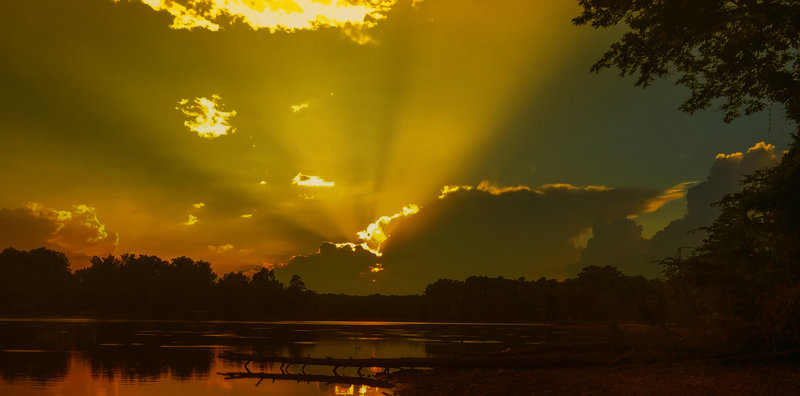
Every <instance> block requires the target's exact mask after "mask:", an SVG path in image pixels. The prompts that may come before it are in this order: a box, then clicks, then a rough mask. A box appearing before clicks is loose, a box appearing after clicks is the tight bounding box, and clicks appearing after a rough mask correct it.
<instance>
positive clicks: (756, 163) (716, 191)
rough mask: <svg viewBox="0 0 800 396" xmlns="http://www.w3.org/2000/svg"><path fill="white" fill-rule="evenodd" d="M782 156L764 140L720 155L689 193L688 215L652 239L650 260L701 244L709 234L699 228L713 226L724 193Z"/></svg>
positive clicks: (736, 187)
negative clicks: (746, 176)
mask: <svg viewBox="0 0 800 396" xmlns="http://www.w3.org/2000/svg"><path fill="white" fill-rule="evenodd" d="M779 159H780V155H779V154H776V153H775V146H772V145H769V144H766V143H764V142H761V143H757V144H756V145H755V146H753V147H751V148H749V149H748V150H747V152H745V153H733V154H727V155H726V154H719V155H717V158H716V159H715V160H714V164H713V165H712V166H711V169H710V171H709V174H708V179H707V180H706V181H704V182H702V183H700V184H697V185H696V186H694V187H692V188H690V189H689V191H688V192H687V194H686V205H687V213H686V215H685V216H683V217H682V218H680V219H678V220H675V221H673V222H671V223H670V224H668V225H667V226H666V227H665V228H664V229H663V230H661V231H659V232H657V233H656V234H655V235H654V236H653V238H652V239H651V241H650V245H649V251H650V259H651V260H661V259H663V258H665V257H669V256H674V255H675V254H676V251H677V249H678V248H679V247H691V246H693V247H697V246H699V245H700V244H701V243H702V242H703V238H705V235H706V234H705V232H704V231H702V230H699V228H700V227H707V226H710V225H711V223H713V222H714V219H716V218H717V216H718V215H719V209H718V208H717V207H715V206H713V205H712V204H713V203H714V202H717V201H719V200H720V199H722V197H723V196H724V195H725V194H729V193H732V192H735V191H737V190H738V189H739V182H740V181H741V180H742V178H743V176H745V175H748V174H750V173H753V172H754V171H755V170H757V169H761V168H764V167H766V166H770V165H774V164H775V163H777V162H778V161H779ZM684 253H688V252H684Z"/></svg>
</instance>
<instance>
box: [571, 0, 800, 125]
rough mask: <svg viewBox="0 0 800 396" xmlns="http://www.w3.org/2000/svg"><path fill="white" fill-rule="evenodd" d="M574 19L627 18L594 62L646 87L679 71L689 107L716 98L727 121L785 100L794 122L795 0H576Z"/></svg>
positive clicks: (798, 82)
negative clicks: (577, 10) (577, 7)
mask: <svg viewBox="0 0 800 396" xmlns="http://www.w3.org/2000/svg"><path fill="white" fill-rule="evenodd" d="M578 3H579V5H580V6H581V7H582V8H583V12H582V13H581V15H580V16H578V17H577V18H575V19H574V20H573V22H574V23H575V24H577V25H591V26H593V27H595V28H607V27H613V26H616V25H619V24H624V25H627V27H628V30H627V31H626V32H625V33H624V34H623V35H622V37H621V38H620V40H619V41H617V42H615V43H613V44H612V45H611V48H610V49H609V50H608V51H607V52H606V53H605V54H604V55H603V56H602V58H601V59H600V60H599V61H597V63H595V64H594V65H593V66H592V70H593V71H599V70H601V69H604V68H609V67H616V68H618V69H619V71H620V73H621V75H623V76H628V75H630V76H634V77H635V78H636V79H637V80H636V84H637V85H639V86H647V85H649V84H651V83H652V82H653V81H654V80H655V79H657V78H662V77H665V76H668V75H673V74H677V75H678V80H677V84H679V85H683V86H685V87H687V88H689V89H690V91H691V95H690V97H689V98H688V99H687V100H686V101H685V102H684V103H683V104H682V105H681V109H682V110H684V111H687V112H689V113H693V112H695V111H697V110H701V109H706V108H708V107H710V106H711V105H712V104H714V101H715V100H717V99H722V100H724V103H723V104H722V106H721V109H722V110H723V111H724V112H725V120H726V121H730V120H732V119H734V118H736V117H738V116H740V115H742V114H743V113H744V114H751V113H754V112H758V111H761V110H764V108H765V106H766V105H767V103H768V102H769V101H773V102H777V103H782V104H784V105H785V106H786V109H787V116H788V117H789V118H790V119H792V120H795V121H800V63H799V61H800V52H798V48H800V46H799V45H798V44H800V29H798V28H797V21H798V19H799V18H800V2H798V1H795V0H733V1H725V0H578Z"/></svg>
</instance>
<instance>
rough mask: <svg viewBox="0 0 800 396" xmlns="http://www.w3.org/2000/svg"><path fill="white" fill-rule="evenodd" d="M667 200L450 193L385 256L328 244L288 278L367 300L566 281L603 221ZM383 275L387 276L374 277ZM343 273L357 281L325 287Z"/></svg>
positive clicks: (389, 243)
mask: <svg viewBox="0 0 800 396" xmlns="http://www.w3.org/2000/svg"><path fill="white" fill-rule="evenodd" d="M659 194H660V192H658V191H649V190H642V189H611V188H608V187H598V186H588V187H576V186H572V185H568V184H558V185H546V186H541V187H538V188H530V187H526V186H516V187H498V186H494V185H492V184H490V183H488V182H484V183H481V184H479V185H478V186H474V187H473V186H458V188H454V187H453V186H450V187H449V188H448V187H445V188H444V189H443V193H442V195H443V197H442V199H438V200H435V201H434V202H433V203H432V204H430V205H428V206H426V207H425V208H422V209H419V212H418V213H416V214H415V215H413V216H408V217H401V218H397V219H396V220H395V221H394V222H392V226H393V228H392V230H391V237H390V238H388V239H385V240H384V241H383V244H382V245H381V249H380V250H381V253H382V256H380V257H378V256H376V255H375V254H370V251H369V250H367V249H364V248H363V247H361V246H354V245H353V244H340V245H338V246H337V245H335V244H326V245H323V248H320V250H319V251H318V252H317V253H315V254H312V255H309V256H302V257H296V258H293V259H292V260H290V261H289V263H288V265H287V266H285V267H284V268H281V271H280V272H282V273H284V274H286V276H290V273H291V274H294V273H296V274H299V275H301V276H302V277H303V278H304V279H306V278H307V277H311V279H309V280H308V281H307V282H306V284H307V286H308V287H309V288H311V289H312V290H319V291H323V292H325V291H329V292H345V293H359V294H364V293H369V292H372V291H373V290H376V288H377V290H380V292H381V293H419V292H421V291H422V290H424V287H425V285H427V284H428V283H430V282H433V281H435V280H436V279H438V278H456V279H463V278H465V277H468V276H471V275H476V274H479V275H493V276H497V275H502V276H506V277H519V276H525V277H529V278H538V277H541V276H549V277H563V276H564V275H565V274H566V269H565V268H566V266H567V265H568V264H570V263H574V262H575V261H576V260H577V259H578V257H579V255H580V251H581V247H580V246H578V245H577V244H576V242H575V241H576V240H577V239H578V238H579V237H580V235H581V234H583V233H585V232H586V231H587V230H588V229H590V228H591V227H592V224H593V223H594V222H595V220H597V219H601V218H620V217H622V218H624V217H627V216H629V215H633V214H636V213H641V212H642V211H643V210H645V208H646V205H647V202H648V201H649V200H651V199H654V198H656V197H658V196H659ZM376 267H378V268H382V269H383V270H382V271H379V272H376V273H370V271H371V269H372V268H376ZM336 268H339V269H340V272H337V277H336V279H339V277H344V278H346V279H349V281H347V282H344V283H342V282H339V281H337V282H336V283H329V282H326V281H324V278H320V279H318V280H317V278H318V277H319V274H328V272H330V271H335V269H336ZM348 273H349V275H347V274H348ZM373 274H374V275H376V276H377V277H375V276H373ZM286 276H284V277H286ZM348 276H349V278H348ZM373 280H374V281H375V282H373ZM344 284H346V285H347V288H343V286H342V285H344Z"/></svg>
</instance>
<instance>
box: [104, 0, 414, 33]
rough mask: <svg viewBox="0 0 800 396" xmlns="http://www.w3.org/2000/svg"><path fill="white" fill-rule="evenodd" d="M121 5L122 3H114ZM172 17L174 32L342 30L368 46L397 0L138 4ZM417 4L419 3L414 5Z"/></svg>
mask: <svg viewBox="0 0 800 396" xmlns="http://www.w3.org/2000/svg"><path fill="white" fill-rule="evenodd" d="M114 1H115V2H119V1H120V0H114ZM139 1H140V2H142V3H144V4H146V5H148V6H150V8H152V9H153V10H156V11H163V12H167V13H169V14H170V15H171V16H172V17H173V20H172V25H170V27H171V28H172V29H187V30H192V29H207V30H211V31H218V30H219V29H220V28H221V27H222V26H223V25H231V24H233V23H243V24H246V25H248V26H250V27H251V28H252V29H254V30H268V31H269V32H273V33H274V32H276V31H284V32H294V31H297V30H317V29H319V28H321V27H331V28H339V29H342V31H344V32H345V34H347V35H348V36H350V37H351V38H352V39H353V40H355V41H356V42H358V43H360V44H363V43H366V42H369V41H370V39H369V36H367V35H366V33H365V32H364V30H365V29H368V28H371V27H374V26H376V25H377V24H378V22H379V21H381V20H383V19H385V18H386V14H387V13H388V12H389V11H390V10H391V8H392V6H394V4H395V3H396V0H370V1H361V0H139ZM415 3H416V1H415Z"/></svg>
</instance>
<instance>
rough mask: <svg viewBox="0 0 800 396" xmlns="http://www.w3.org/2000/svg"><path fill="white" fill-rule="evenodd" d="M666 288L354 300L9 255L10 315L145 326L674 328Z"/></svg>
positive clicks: (152, 261) (561, 285)
mask: <svg viewBox="0 0 800 396" xmlns="http://www.w3.org/2000/svg"><path fill="white" fill-rule="evenodd" d="M664 301H666V299H665V298H664V283H663V282H662V281H660V280H649V281H648V280H646V279H645V278H643V277H641V276H627V275H623V274H622V273H621V272H619V271H618V270H617V269H616V268H614V267H610V266H606V267H596V266H592V267H587V268H585V269H584V270H583V271H582V272H581V273H580V274H579V275H578V276H577V277H576V278H574V279H566V280H564V281H556V280H553V279H545V278H541V279H539V280H535V281H528V280H525V279H524V278H519V279H504V278H503V277H498V278H489V277H485V276H480V277H479V276H473V277H470V278H467V279H466V280H463V281H458V280H450V279H440V280H438V281H436V282H434V283H432V284H430V285H428V286H427V288H426V289H425V291H424V293H423V294H421V295H408V296H385V295H379V294H373V295H370V296H348V295H337V294H318V293H315V292H314V291H311V290H307V289H306V287H305V285H304V283H303V280H302V278H300V277H299V276H297V275H295V276H293V277H292V279H291V281H289V283H288V284H284V283H283V282H281V281H279V280H277V279H275V275H274V273H273V271H272V270H269V269H267V268H261V269H259V270H258V271H255V272H252V273H249V274H245V273H242V272H230V273H227V274H224V275H223V276H221V277H219V276H217V274H216V273H215V272H214V271H213V270H212V269H211V265H210V264H209V263H208V262H205V261H201V260H193V259H191V258H188V257H178V258H174V259H172V260H169V261H167V260H163V259H161V258H158V257H156V256H148V255H132V254H124V255H122V256H119V257H116V256H107V257H93V258H92V259H91V265H90V266H89V267H87V268H84V269H80V270H77V271H74V272H72V271H71V270H70V264H69V260H68V259H67V257H66V256H65V255H64V254H63V253H60V252H56V251H52V250H48V249H45V248H39V249H34V250H30V251H20V250H16V249H14V248H8V249H5V250H4V251H3V252H2V253H0V313H2V314H5V315H76V314H78V315H81V314H82V315H101V316H102V315H106V316H107V315H112V316H114V315H117V316H128V317H142V318H162V317H168V318H198V319H200V318H202V319H267V320H280V319H309V320H406V321H409V320H430V321H478V322H543V321H544V322H552V321H610V320H614V321H618V320H638V321H664V320H666V319H667V316H666V310H667V308H666V305H665V303H664Z"/></svg>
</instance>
